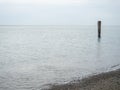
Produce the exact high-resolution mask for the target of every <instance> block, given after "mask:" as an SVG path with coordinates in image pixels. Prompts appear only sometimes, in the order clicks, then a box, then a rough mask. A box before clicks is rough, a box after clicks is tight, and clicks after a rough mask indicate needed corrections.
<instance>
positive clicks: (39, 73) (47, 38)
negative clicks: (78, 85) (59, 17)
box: [0, 26, 120, 90]
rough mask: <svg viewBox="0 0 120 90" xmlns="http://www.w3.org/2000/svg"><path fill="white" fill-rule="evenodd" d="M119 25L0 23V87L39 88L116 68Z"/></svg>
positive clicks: (15, 89)
mask: <svg viewBox="0 0 120 90" xmlns="http://www.w3.org/2000/svg"><path fill="white" fill-rule="evenodd" d="M119 64H120V26H103V27H102V38H101V39H98V38H97V27H96V26H0V90H40V89H41V88H44V87H46V86H47V84H52V83H66V82H69V81H72V80H74V79H77V78H82V77H85V76H87V75H91V74H95V73H100V72H105V71H110V70H115V69H117V68H120V65H119Z"/></svg>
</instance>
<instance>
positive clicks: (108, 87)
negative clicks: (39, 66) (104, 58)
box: [48, 69, 120, 90]
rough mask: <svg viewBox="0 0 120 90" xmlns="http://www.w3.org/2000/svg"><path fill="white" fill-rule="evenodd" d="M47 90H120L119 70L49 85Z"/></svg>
mask: <svg viewBox="0 0 120 90" xmlns="http://www.w3.org/2000/svg"><path fill="white" fill-rule="evenodd" d="M48 90H120V69H118V70H115V71H110V72H106V73H101V74H98V75H94V76H89V77H87V78H84V79H82V80H76V81H74V82H71V83H68V84H64V85H51V88H50V89H48Z"/></svg>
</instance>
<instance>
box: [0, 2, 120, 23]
mask: <svg viewBox="0 0 120 90" xmlns="http://www.w3.org/2000/svg"><path fill="white" fill-rule="evenodd" d="M98 20H102V22H103V24H104V25H120V0H0V25H95V24H96V22H97V21H98Z"/></svg>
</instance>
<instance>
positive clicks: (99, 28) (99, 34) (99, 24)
mask: <svg viewBox="0 0 120 90" xmlns="http://www.w3.org/2000/svg"><path fill="white" fill-rule="evenodd" d="M98 38H101V21H98Z"/></svg>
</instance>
